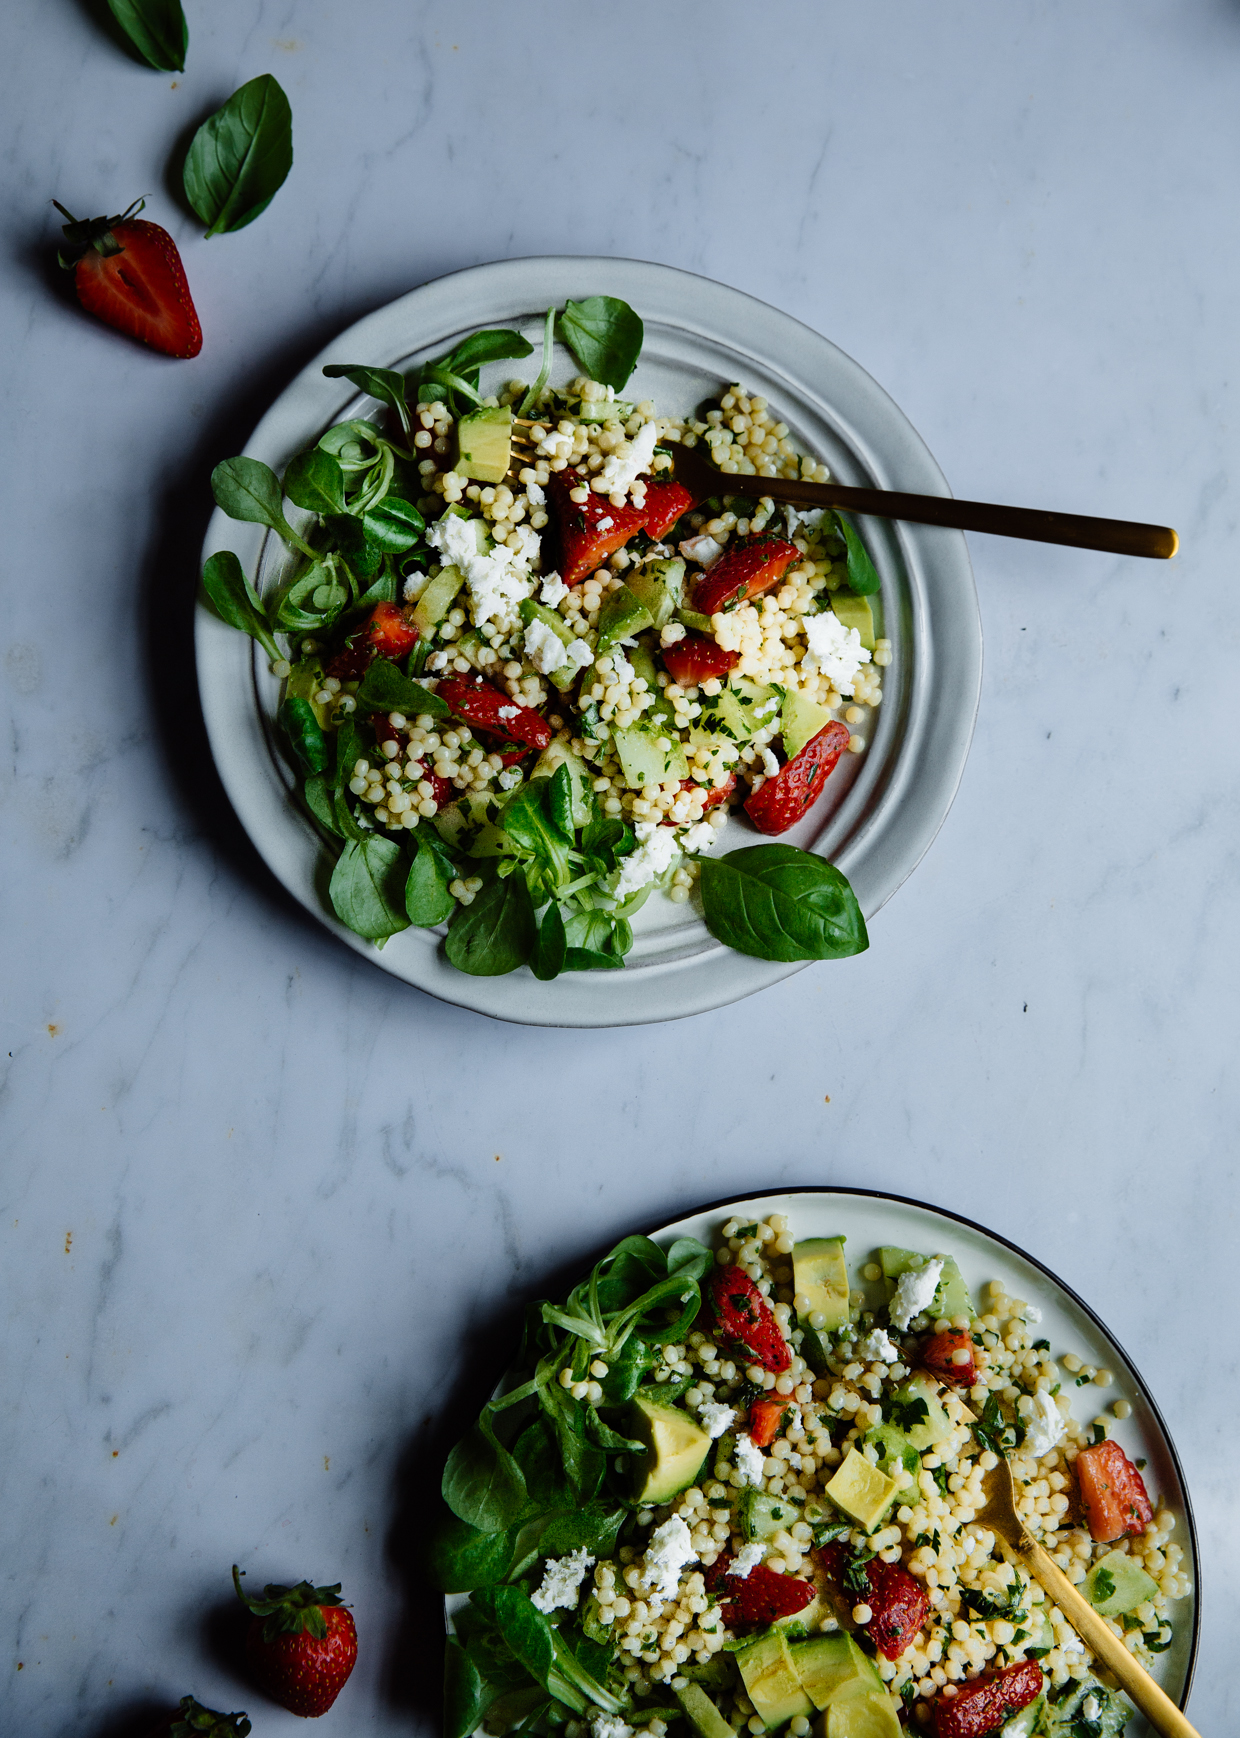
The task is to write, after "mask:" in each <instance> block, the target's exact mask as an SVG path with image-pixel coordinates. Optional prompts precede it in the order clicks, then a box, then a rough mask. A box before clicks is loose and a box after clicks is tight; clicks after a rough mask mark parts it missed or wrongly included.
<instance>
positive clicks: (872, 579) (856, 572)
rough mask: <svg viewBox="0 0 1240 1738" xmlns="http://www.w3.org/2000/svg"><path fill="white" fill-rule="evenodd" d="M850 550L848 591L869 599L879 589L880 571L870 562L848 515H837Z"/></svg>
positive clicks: (868, 553) (837, 520) (866, 550)
mask: <svg viewBox="0 0 1240 1738" xmlns="http://www.w3.org/2000/svg"><path fill="white" fill-rule="evenodd" d="M835 518H836V523H837V524H838V525H839V528H840V531H841V533H842V535H843V538H844V542H845V544H846V545H847V548H848V589H849V591H855V592H856V594H857V596H858V597H869V596H871V594H872V593H874V592H876V591H877V590H878V589H879V585H880V584H881V581H880V580H879V577H878V570H877V569H876V568H875V566H874V563H873V562H872V561H871V560H870V552H869V550H868V549H867V548H866V546H865V544H864V543H863V542H862V541H861V539H860V537H858V535H857V533H856V531H854V529H853V527H852V523H851V521H850V520H849V518H848V515H847V514H846V513H837V514H836V515H835Z"/></svg>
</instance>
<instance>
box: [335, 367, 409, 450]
mask: <svg viewBox="0 0 1240 1738" xmlns="http://www.w3.org/2000/svg"><path fill="white" fill-rule="evenodd" d="M323 372H324V374H325V375H326V376H327V378H328V379H329V380H349V381H351V382H352V383H353V385H354V386H356V387H357V389H358V391H359V392H368V393H369V394H370V396H371V397H372V398H377V399H379V401H380V402H381V403H382V404H386V405H388V406H389V407H390V408H391V409H392V410H394V411H395V412H396V415H397V416H398V417H399V419H400V426H401V428H402V429H403V430H404V435H405V440H406V441H409V440H410V439H412V435H413V429H412V427H411V425H410V422H409V404H408V401H407V400H406V398H405V377H404V375H403V374H399V373H397V371H396V369H394V368H367V367H366V366H365V365H364V364H362V363H360V362H329V363H328V365H327V367H326V368H324V370H323Z"/></svg>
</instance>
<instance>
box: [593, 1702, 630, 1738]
mask: <svg viewBox="0 0 1240 1738" xmlns="http://www.w3.org/2000/svg"><path fill="white" fill-rule="evenodd" d="M590 1731H591V1733H592V1734H593V1738H633V1728H632V1727H631V1726H629V1725H627V1724H626V1723H625V1722H624V1721H623V1720H622V1719H621V1718H620V1716H619V1714H605V1713H604V1712H603V1710H602V1709H601V1708H594V1709H592V1710H591V1713H590Z"/></svg>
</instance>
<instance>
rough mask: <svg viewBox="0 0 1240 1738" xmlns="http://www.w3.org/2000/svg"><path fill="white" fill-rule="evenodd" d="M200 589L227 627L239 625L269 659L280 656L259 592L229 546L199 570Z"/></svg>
mask: <svg viewBox="0 0 1240 1738" xmlns="http://www.w3.org/2000/svg"><path fill="white" fill-rule="evenodd" d="M235 517H237V515H235V514H234V518H235ZM202 589H203V590H204V591H205V592H206V594H207V596H208V597H209V598H210V600H211V604H212V607H213V609H214V610H215V613H216V615H217V616H219V618H220V620H221V621H223V622H227V623H228V625H229V627H230V628H240V630H241V632H242V633H243V634H249V635H250V636H251V638H252V639H255V640H257V641H258V643H259V645H260V646H261V647H262V648H263V650H264V652H266V654H267V656H268V657H269V658H278V657H279V656H280V648H279V647H278V646H277V645H276V643H275V640H274V639H273V638H272V636H271V629H270V627H269V626H268V624H267V617H266V616H265V615H264V613H263V606H262V604H261V603H260V602H259V600H258V593H257V592H256V591H255V590H254V587H253V586H252V585H251V584H250V582H249V580H248V579H247V578H246V576H245V573H244V571H243V569H242V566H241V563H240V562H239V561H238V560H237V557H236V556H235V555H234V554H233V552H232V550H231V549H222V550H220V552H219V554H218V555H213V556H211V558H210V560H209V561H208V562H207V563H206V566H205V567H204V568H203V570H202Z"/></svg>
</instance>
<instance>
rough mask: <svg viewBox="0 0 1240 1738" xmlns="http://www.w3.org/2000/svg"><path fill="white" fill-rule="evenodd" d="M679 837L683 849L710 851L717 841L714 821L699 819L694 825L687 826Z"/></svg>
mask: <svg viewBox="0 0 1240 1738" xmlns="http://www.w3.org/2000/svg"><path fill="white" fill-rule="evenodd" d="M679 837H680V848H681V850H682V851H709V850H710V848H711V846H712V845H713V844H714V843H715V827H714V823H713V822H712V821H697V822H695V823H694V825H693V826H692V827H686V828H685V829H684V831H683V832H682V833H681V834H680V835H679Z"/></svg>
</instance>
